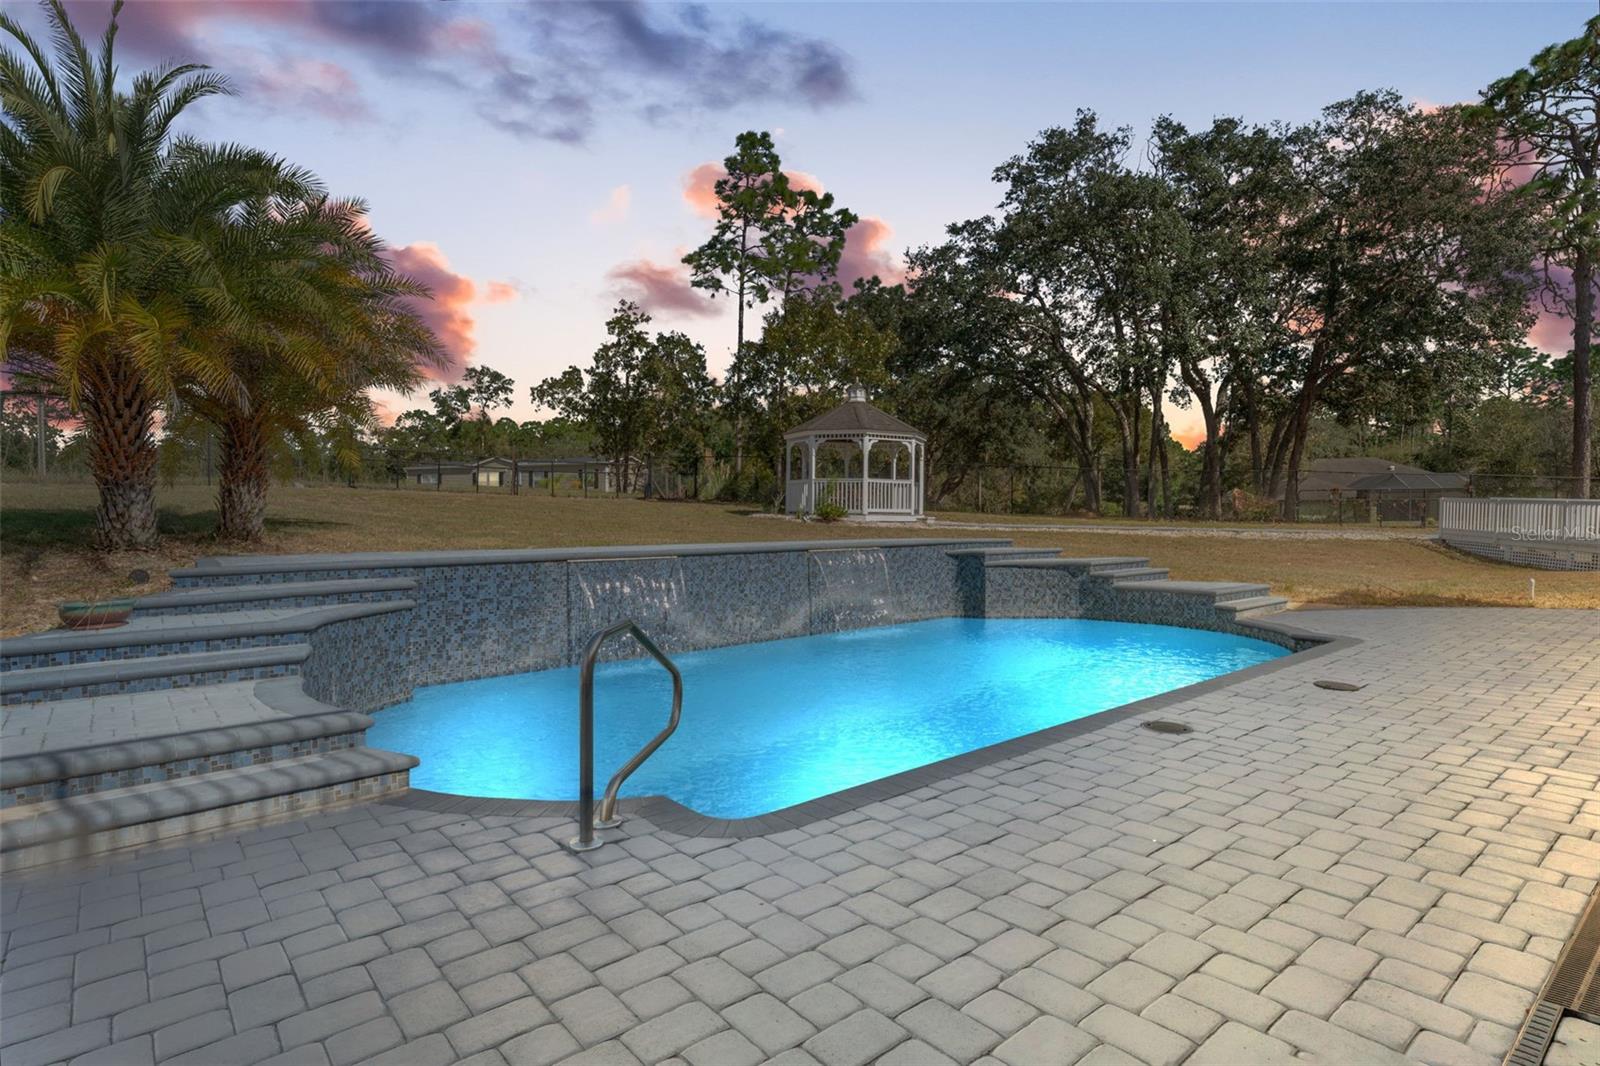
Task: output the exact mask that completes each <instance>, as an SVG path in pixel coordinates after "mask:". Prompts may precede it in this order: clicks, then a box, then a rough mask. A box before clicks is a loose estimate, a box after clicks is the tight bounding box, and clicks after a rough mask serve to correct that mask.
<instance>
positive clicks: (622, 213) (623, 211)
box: [589, 185, 633, 226]
mask: <svg viewBox="0 0 1600 1066" xmlns="http://www.w3.org/2000/svg"><path fill="white" fill-rule="evenodd" d="M632 203H633V189H632V187H631V186H628V185H618V186H617V187H616V188H615V189H612V190H611V192H610V194H609V195H608V196H607V197H606V202H605V205H604V206H602V207H598V208H596V209H595V210H593V211H591V212H589V221H590V222H593V223H594V224H595V225H597V226H609V225H614V224H616V223H618V222H621V221H623V220H624V219H626V218H627V217H628V208H629V206H630V205H631V204H632Z"/></svg>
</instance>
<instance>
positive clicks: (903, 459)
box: [783, 385, 928, 522]
mask: <svg viewBox="0 0 1600 1066" xmlns="http://www.w3.org/2000/svg"><path fill="white" fill-rule="evenodd" d="M847 396H848V398H847V399H846V400H845V402H844V403H842V404H840V405H839V406H838V407H835V408H834V409H833V410H831V411H828V412H826V413H824V414H820V415H818V416H817V417H815V418H813V419H810V420H809V421H806V422H802V423H800V425H798V426H795V427H794V428H793V429H791V430H790V431H789V432H787V433H785V434H784V435H783V445H784V460H785V461H784V465H785V468H786V469H785V472H784V473H785V481H784V490H785V491H784V510H786V511H787V512H788V513H789V514H811V513H813V512H814V511H816V509H817V506H818V504H820V503H823V502H824V501H829V502H832V503H835V504H837V505H838V506H840V507H842V508H844V510H845V512H846V513H847V514H849V515H850V516H851V517H853V518H871V519H874V520H877V521H887V522H894V521H904V522H913V521H916V520H918V519H920V518H921V517H922V487H923V484H924V482H925V481H926V479H927V470H926V465H927V447H928V435H927V434H926V433H923V432H922V431H921V430H919V429H916V428H914V427H912V426H909V425H907V424H906V423H904V422H902V421H900V420H899V419H898V418H896V417H894V416H893V415H891V414H889V413H888V412H886V411H880V410H878V409H877V408H876V407H874V406H872V405H871V404H870V403H868V402H867V390H866V389H864V388H862V387H861V386H859V385H855V386H852V387H851V388H850V390H849V392H848V393H847Z"/></svg>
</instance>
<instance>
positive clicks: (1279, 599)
mask: <svg viewBox="0 0 1600 1066" xmlns="http://www.w3.org/2000/svg"><path fill="white" fill-rule="evenodd" d="M1287 606H1289V600H1288V599H1287V598H1286V597H1284V596H1249V597H1246V598H1245V599H1242V600H1224V601H1222V602H1221V603H1219V604H1217V610H1219V611H1222V612H1224V613H1226V614H1230V615H1232V616H1233V617H1234V618H1247V617H1252V616H1255V615H1261V614H1271V613H1273V612H1274V611H1281V610H1283V609H1284V608H1285V607H1287Z"/></svg>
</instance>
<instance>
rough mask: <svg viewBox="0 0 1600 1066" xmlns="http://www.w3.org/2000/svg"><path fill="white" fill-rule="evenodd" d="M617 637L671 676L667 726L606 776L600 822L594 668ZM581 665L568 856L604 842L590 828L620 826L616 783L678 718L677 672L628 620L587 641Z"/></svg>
mask: <svg viewBox="0 0 1600 1066" xmlns="http://www.w3.org/2000/svg"><path fill="white" fill-rule="evenodd" d="M619 633H627V634H629V635H630V636H632V637H633V639H634V640H635V641H637V642H638V644H639V646H640V647H641V648H643V649H644V650H645V651H647V652H649V653H650V656H651V657H652V658H653V659H655V661H656V662H658V663H660V664H661V665H662V666H664V667H666V668H667V673H669V674H671V675H672V714H671V716H670V717H669V718H668V719H667V727H666V728H665V729H663V730H662V731H661V732H659V733H657V734H656V735H655V738H654V739H652V740H651V741H650V743H648V744H646V745H645V746H644V747H642V748H640V749H639V753H638V754H637V755H635V756H634V757H633V758H631V759H629V760H628V761H627V762H626V763H624V764H623V765H622V769H620V770H618V771H617V772H616V774H614V775H613V776H612V778H611V782H610V783H609V784H608V785H606V791H605V795H604V796H603V797H602V798H601V800H600V817H599V818H598V819H597V818H596V817H595V809H594V667H595V663H596V662H597V661H598V660H599V658H600V647H601V645H603V644H604V643H605V642H606V641H607V640H610V639H611V638H612V637H614V636H616V635H617V634H619ZM581 664H582V669H581V671H580V673H579V680H578V835H577V836H575V837H573V838H572V839H571V840H569V841H567V847H569V848H571V849H572V850H573V851H593V850H594V849H595V848H598V847H599V846H600V845H601V844H603V843H605V841H603V840H596V839H595V837H594V831H595V830H596V829H613V828H615V827H616V826H619V825H621V824H622V819H621V818H618V817H617V793H618V792H619V791H621V789H622V783H623V782H624V781H626V780H627V779H628V776H629V775H630V774H632V773H633V772H634V771H635V770H637V769H638V768H639V767H640V766H641V765H642V764H643V763H644V761H645V760H646V759H648V758H649V757H650V756H652V755H654V754H655V751H656V749H657V748H659V747H661V745H663V744H665V743H666V742H667V738H668V737H670V736H672V732H673V730H675V729H677V728H678V719H679V718H680V717H682V714H683V675H682V674H680V673H679V672H678V666H677V664H676V663H674V662H673V661H672V660H671V659H669V658H668V657H667V653H666V652H664V651H662V650H661V647H660V646H659V645H658V644H656V642H655V641H653V640H651V639H650V635H649V634H648V633H646V632H645V631H644V630H642V629H640V628H639V626H638V623H636V622H634V620H633V619H631V618H625V619H623V620H622V621H620V622H617V623H615V624H613V625H610V626H607V627H606V628H605V629H602V630H601V631H600V632H598V633H596V634H595V635H594V636H593V637H591V638H589V645H588V647H586V648H584V649H583V658H582V660H581Z"/></svg>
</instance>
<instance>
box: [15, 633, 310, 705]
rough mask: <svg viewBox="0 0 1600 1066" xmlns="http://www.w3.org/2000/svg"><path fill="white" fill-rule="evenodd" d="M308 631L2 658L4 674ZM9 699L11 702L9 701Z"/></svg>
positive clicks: (237, 647)
mask: <svg viewBox="0 0 1600 1066" xmlns="http://www.w3.org/2000/svg"><path fill="white" fill-rule="evenodd" d="M307 639H308V634H306V633H304V632H299V633H262V634H257V635H255V636H249V637H216V638H212V639H210V640H184V641H171V642H168V643H165V644H123V645H119V646H116V647H109V648H78V649H74V650H71V651H57V652H50V653H48V654H44V655H7V656H5V657H4V658H0V673H6V672H8V671H11V670H32V669H34V668H36V667H44V666H74V665H78V664H80V663H104V662H125V661H127V660H130V659H152V658H159V657H161V656H163V655H189V654H192V653H195V652H203V651H242V650H244V649H246V648H270V647H275V646H277V645H279V644H304V643H305V642H306V640H307ZM6 702H8V703H9V702H10V700H7V701H6Z"/></svg>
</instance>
